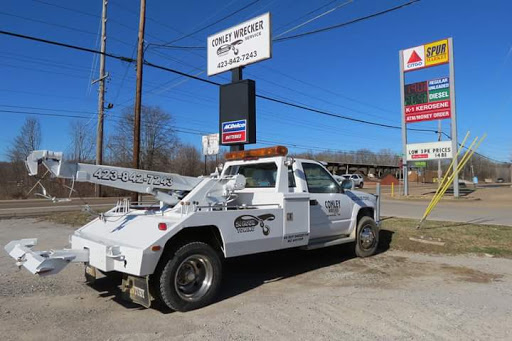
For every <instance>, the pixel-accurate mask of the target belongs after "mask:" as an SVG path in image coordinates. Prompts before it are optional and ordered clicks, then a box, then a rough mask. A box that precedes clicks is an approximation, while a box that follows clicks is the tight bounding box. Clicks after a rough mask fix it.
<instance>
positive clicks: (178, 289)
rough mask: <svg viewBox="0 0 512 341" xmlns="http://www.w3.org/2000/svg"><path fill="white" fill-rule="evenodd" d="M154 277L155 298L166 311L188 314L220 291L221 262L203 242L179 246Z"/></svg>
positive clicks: (214, 252)
mask: <svg viewBox="0 0 512 341" xmlns="http://www.w3.org/2000/svg"><path fill="white" fill-rule="evenodd" d="M165 262H166V263H165V265H164V266H163V268H162V270H161V272H160V273H158V274H157V283H155V284H156V289H157V291H158V292H157V294H158V297H159V298H160V299H161V300H162V302H163V303H164V304H165V305H167V306H168V307H169V308H171V309H173V310H176V311H182V312H184V311H189V310H194V309H198V308H201V307H204V306H206V305H208V304H210V303H211V302H212V301H213V299H214V298H215V296H216V295H217V292H218V291H219V288H220V282H221V278H222V261H221V258H220V256H219V254H218V253H217V251H216V250H215V249H214V248H212V247H211V246H210V245H208V244H206V243H202V242H191V243H187V244H185V245H183V246H181V247H180V248H179V249H178V250H177V251H176V252H175V253H174V255H172V256H169V257H168V259H167V260H165Z"/></svg>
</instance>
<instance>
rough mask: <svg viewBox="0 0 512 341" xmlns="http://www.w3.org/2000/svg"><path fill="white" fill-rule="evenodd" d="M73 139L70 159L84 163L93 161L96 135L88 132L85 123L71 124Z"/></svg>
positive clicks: (76, 121) (74, 122)
mask: <svg viewBox="0 0 512 341" xmlns="http://www.w3.org/2000/svg"><path fill="white" fill-rule="evenodd" d="M69 137H70V138H71V147H70V149H71V150H70V153H69V155H70V159H72V160H75V161H78V162H83V161H87V160H91V159H92V158H93V155H94V154H93V152H94V146H95V142H94V135H93V134H91V133H90V132H89V131H88V130H87V125H86V124H85V122H84V121H79V120H75V121H72V122H71V123H70V124H69Z"/></svg>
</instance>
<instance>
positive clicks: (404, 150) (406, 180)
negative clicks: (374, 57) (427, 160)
mask: <svg viewBox="0 0 512 341" xmlns="http://www.w3.org/2000/svg"><path fill="white" fill-rule="evenodd" d="M398 53H399V59H400V103H401V108H402V109H401V111H400V112H401V116H402V153H403V155H402V160H403V161H402V163H403V165H402V174H403V179H404V195H405V196H407V195H409V177H408V174H409V172H408V170H407V125H406V123H405V93H404V91H405V88H404V82H405V80H404V60H403V59H404V56H403V52H402V50H400V51H399V52H398Z"/></svg>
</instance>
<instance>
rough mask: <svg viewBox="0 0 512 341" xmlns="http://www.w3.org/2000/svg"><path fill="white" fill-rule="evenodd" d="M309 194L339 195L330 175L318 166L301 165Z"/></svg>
mask: <svg viewBox="0 0 512 341" xmlns="http://www.w3.org/2000/svg"><path fill="white" fill-rule="evenodd" d="M302 168H303V169H304V175H305V176H306V182H307V184H308V191H309V193H339V187H338V184H337V183H336V180H334V179H333V178H332V177H331V175H330V174H329V173H328V172H327V171H326V170H325V169H324V168H323V167H321V166H320V165H317V164H315V163H303V164H302Z"/></svg>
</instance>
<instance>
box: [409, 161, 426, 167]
mask: <svg viewBox="0 0 512 341" xmlns="http://www.w3.org/2000/svg"><path fill="white" fill-rule="evenodd" d="M412 166H413V167H416V168H425V167H427V161H416V162H414V163H413V164H412Z"/></svg>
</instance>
